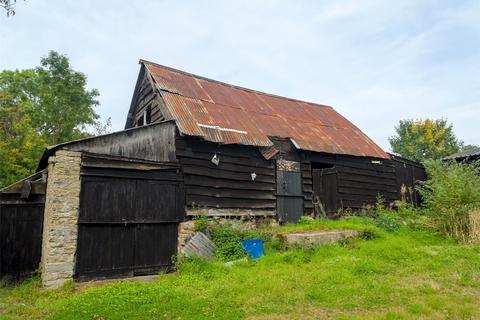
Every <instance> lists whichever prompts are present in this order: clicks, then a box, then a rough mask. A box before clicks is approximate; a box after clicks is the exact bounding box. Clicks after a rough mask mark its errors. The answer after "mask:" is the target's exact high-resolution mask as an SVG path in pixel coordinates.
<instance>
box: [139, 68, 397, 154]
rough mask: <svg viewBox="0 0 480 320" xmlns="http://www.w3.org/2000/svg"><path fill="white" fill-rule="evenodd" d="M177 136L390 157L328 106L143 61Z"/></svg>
mask: <svg viewBox="0 0 480 320" xmlns="http://www.w3.org/2000/svg"><path fill="white" fill-rule="evenodd" d="M141 62H142V63H143V64H144V65H145V67H146V69H147V70H148V72H149V73H150V74H151V75H152V78H153V79H154V81H155V83H156V85H157V87H158V89H159V90H160V94H161V96H162V97H163V99H164V101H165V104H166V106H167V108H168V109H169V111H170V113H171V114H172V116H173V118H174V120H175V121H176V123H177V126H178V128H179V130H180V132H181V133H183V134H185V135H190V136H199V137H203V138H204V139H205V140H208V141H212V142H218V143H225V144H244V145H253V146H260V147H269V146H272V145H273V143H272V141H271V140H270V139H269V138H268V137H269V136H270V137H273V136H275V137H280V138H290V139H292V140H293V141H294V142H295V145H296V147H298V148H299V149H303V150H310V151H316V152H326V153H336V154H349V155H354V156H370V157H378V158H388V155H387V154H386V153H385V152H384V151H383V150H382V149H381V148H380V147H379V146H378V145H376V144H375V143H374V142H373V141H372V140H371V139H370V138H368V137H367V136H366V135H365V134H364V133H363V132H362V131H361V130H360V129H358V128H357V127H356V126H355V125H353V124H352V123H351V122H350V121H348V120H347V119H345V118H344V117H343V116H341V115H340V114H339V113H338V112H336V111H335V110H334V109H333V108H331V107H329V106H324V105H319V104H314V103H309V102H303V101H299V100H294V99H289V98H284V97H279V96H274V95H270V94H266V93H262V92H258V91H254V90H250V89H245V88H241V87H237V86H233V85H229V84H226V83H221V82H218V81H215V80H210V79H206V78H203V77H199V76H195V75H192V74H189V73H186V72H183V71H179V70H175V69H171V68H168V67H164V66H161V65H158V64H155V63H151V62H147V61H141Z"/></svg>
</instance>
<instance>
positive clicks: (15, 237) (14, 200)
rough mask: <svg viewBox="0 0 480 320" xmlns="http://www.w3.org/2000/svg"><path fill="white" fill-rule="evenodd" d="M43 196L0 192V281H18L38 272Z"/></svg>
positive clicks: (43, 205)
mask: <svg viewBox="0 0 480 320" xmlns="http://www.w3.org/2000/svg"><path fill="white" fill-rule="evenodd" d="M44 207H45V197H44V196H43V195H33V196H30V197H29V199H21V198H20V195H19V194H17V195H13V194H9V195H3V194H1V193H0V279H1V278H2V277H3V276H12V277H14V278H20V277H23V276H28V275H30V274H31V273H33V272H34V271H35V270H37V269H38V266H39V264H40V258H41V249H42V227H43V210H44Z"/></svg>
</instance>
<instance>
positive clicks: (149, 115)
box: [145, 106, 152, 124]
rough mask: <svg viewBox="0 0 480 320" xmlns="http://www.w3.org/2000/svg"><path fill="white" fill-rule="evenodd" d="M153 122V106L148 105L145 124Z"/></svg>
mask: <svg viewBox="0 0 480 320" xmlns="http://www.w3.org/2000/svg"><path fill="white" fill-rule="evenodd" d="M151 122H152V106H148V107H147V110H145V124H149V123H151Z"/></svg>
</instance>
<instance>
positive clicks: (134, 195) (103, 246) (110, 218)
mask: <svg viewBox="0 0 480 320" xmlns="http://www.w3.org/2000/svg"><path fill="white" fill-rule="evenodd" d="M125 172H126V171H122V170H117V172H115V174H114V177H108V176H104V175H102V176H101V177H97V176H88V175H85V176H83V177H82V179H85V182H86V183H82V188H89V189H90V190H87V189H85V190H84V189H82V196H81V210H80V211H81V212H82V219H83V220H82V221H81V222H80V228H79V238H78V239H79V240H78V248H77V266H76V278H77V279H80V280H85V279H92V278H103V277H116V276H130V275H135V274H153V273H157V272H158V271H159V270H160V269H165V268H166V267H168V266H170V265H171V264H172V260H171V259H172V256H173V255H174V254H175V252H176V246H177V226H178V223H177V222H178V221H181V220H182V219H183V217H184V209H183V203H182V202H181V201H182V200H183V199H184V198H183V195H179V192H180V191H181V186H182V185H181V183H180V182H177V181H162V180H158V178H159V177H156V178H157V179H150V180H149V179H145V178H146V177H145V176H143V175H142V177H141V178H138V179H135V178H132V177H134V176H135V174H133V175H132V173H131V172H130V171H129V175H128V178H126V177H125V178H122V173H125ZM87 174H88V173H87ZM97 174H98V172H97ZM160 178H161V177H160ZM179 207H180V208H181V209H182V210H181V211H178V210H177V209H178V208H179Z"/></svg>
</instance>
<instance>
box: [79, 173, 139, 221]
mask: <svg viewBox="0 0 480 320" xmlns="http://www.w3.org/2000/svg"><path fill="white" fill-rule="evenodd" d="M82 180H83V181H82V191H81V192H82V195H81V197H82V205H81V208H80V217H79V220H80V221H92V222H98V221H115V222H122V221H132V220H134V219H135V212H134V203H135V200H136V199H135V197H134V195H135V192H136V183H135V180H129V179H115V178H98V177H88V176H86V177H84V178H82Z"/></svg>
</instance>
